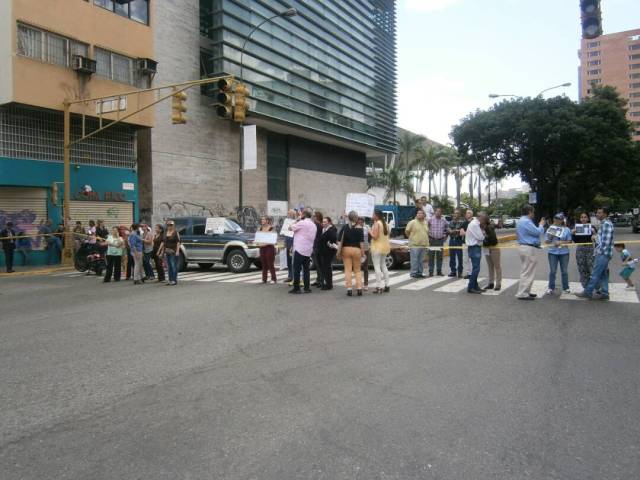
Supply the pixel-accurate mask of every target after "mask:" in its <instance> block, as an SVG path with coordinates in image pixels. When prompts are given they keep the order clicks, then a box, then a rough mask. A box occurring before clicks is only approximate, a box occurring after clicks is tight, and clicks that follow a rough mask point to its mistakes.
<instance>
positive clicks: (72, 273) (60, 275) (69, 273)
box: [51, 272, 85, 277]
mask: <svg viewBox="0 0 640 480" xmlns="http://www.w3.org/2000/svg"><path fill="white" fill-rule="evenodd" d="M84 274H85V272H64V273H54V274H52V275H51V276H52V277H78V276H80V275H84Z"/></svg>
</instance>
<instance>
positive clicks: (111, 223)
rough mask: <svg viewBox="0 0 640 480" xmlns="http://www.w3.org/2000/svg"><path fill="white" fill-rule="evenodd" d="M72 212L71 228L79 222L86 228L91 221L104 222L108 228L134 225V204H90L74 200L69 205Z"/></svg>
mask: <svg viewBox="0 0 640 480" xmlns="http://www.w3.org/2000/svg"><path fill="white" fill-rule="evenodd" d="M69 207H70V210H71V226H72V227H73V225H75V223H76V222H77V221H80V222H82V225H83V226H84V227H86V226H87V225H89V220H94V221H97V220H104V224H105V226H106V227H107V228H111V227H115V226H117V225H127V226H129V225H131V224H132V223H133V203H131V202H89V201H83V200H75V201H74V200H72V201H71V204H70V205H69Z"/></svg>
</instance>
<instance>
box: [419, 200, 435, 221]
mask: <svg viewBox="0 0 640 480" xmlns="http://www.w3.org/2000/svg"><path fill="white" fill-rule="evenodd" d="M420 205H421V206H422V210H423V211H424V214H425V216H426V220H427V222H428V221H429V220H431V217H433V213H434V210H433V205H431V200H429V199H428V198H427V197H420Z"/></svg>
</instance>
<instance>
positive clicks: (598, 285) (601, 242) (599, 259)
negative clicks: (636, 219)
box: [576, 207, 613, 300]
mask: <svg viewBox="0 0 640 480" xmlns="http://www.w3.org/2000/svg"><path fill="white" fill-rule="evenodd" d="M596 218H597V219H598V220H600V222H601V223H600V229H599V230H598V236H597V237H596V248H595V250H594V260H593V268H592V270H591V278H590V279H589V283H588V284H587V288H585V289H584V292H581V293H576V296H577V297H580V298H588V299H592V300H609V261H610V260H611V257H612V256H613V224H612V223H611V221H610V220H609V209H608V208H606V207H602V208H599V209H598V211H597V212H596ZM598 289H599V290H600V293H599V294H596V295H594V294H593V292H594V290H598Z"/></svg>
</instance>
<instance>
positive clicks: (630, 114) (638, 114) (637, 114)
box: [629, 111, 640, 117]
mask: <svg viewBox="0 0 640 480" xmlns="http://www.w3.org/2000/svg"><path fill="white" fill-rule="evenodd" d="M629 116H631V117H640V111H639V112H629Z"/></svg>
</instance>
